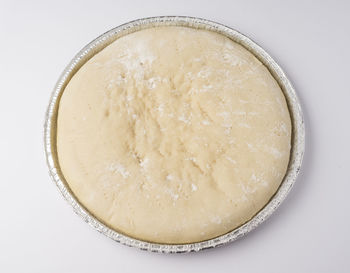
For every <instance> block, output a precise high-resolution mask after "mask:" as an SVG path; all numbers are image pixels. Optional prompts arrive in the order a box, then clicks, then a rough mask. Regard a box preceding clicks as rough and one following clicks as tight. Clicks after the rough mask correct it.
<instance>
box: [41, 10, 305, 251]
mask: <svg viewBox="0 0 350 273" xmlns="http://www.w3.org/2000/svg"><path fill="white" fill-rule="evenodd" d="M157 26H184V27H191V28H196V29H206V30H210V31H214V32H217V33H220V34H222V35H225V36H226V37H228V38H230V39H231V40H233V41H235V42H237V43H239V44H241V45H242V46H244V47H245V48H246V49H248V50H249V51H250V52H252V53H253V54H254V55H255V56H256V57H257V58H258V59H259V60H260V61H261V62H262V63H263V64H264V65H265V66H266V67H267V68H268V69H269V71H270V73H271V74H272V75H273V76H274V78H275V79H276V81H277V82H278V83H279V85H280V86H281V88H282V91H283V93H284V95H285V98H286V100H287V104H288V108H289V111H290V115H291V119H292V147H291V154H290V161H289V165H288V170H287V172H286V175H285V177H284V179H283V181H282V183H281V185H280V187H279V189H278V190H277V192H276V193H275V195H274V196H273V197H272V198H271V200H270V201H269V203H268V204H267V205H266V206H265V207H264V208H263V209H261V210H260V211H259V212H258V213H257V214H256V215H255V216H254V217H253V218H252V219H251V220H249V221H248V222H247V223H245V224H244V225H242V226H240V227H238V228H236V229H234V230H232V231H231V232H229V233H226V234H224V235H221V236H219V237H216V238H213V239H210V240H206V241H202V242H196V243H188V244H169V245H168V244H158V243H151V242H146V241H141V240H138V239H134V238H131V237H129V236H126V235H124V234H121V233H118V232H116V231H115V230H113V229H111V228H109V227H108V226H106V225H105V224H103V223H101V222H100V221H99V220H98V219H96V218H95V217H94V216H93V215H91V214H90V213H89V211H87V210H86V209H85V208H84V207H83V206H82V205H81V204H80V203H79V202H78V201H77V199H76V198H75V197H74V195H73V194H72V192H71V191H70V190H69V187H68V185H67V184H66V182H65V180H64V177H63V175H62V173H61V171H60V166H59V163H58V159H57V154H56V121H57V110H58V104H59V101H60V97H61V95H62V93H63V91H64V89H65V87H66V85H67V83H68V82H69V80H70V79H71V78H72V76H73V75H74V74H75V73H76V71H77V70H78V69H79V68H80V67H81V66H82V65H83V64H84V63H86V61H87V60H89V59H90V58H91V57H92V56H94V55H95V54H96V53H97V52H99V51H100V50H102V49H103V48H104V47H106V46H108V45H109V44H111V43H112V42H113V41H115V40H116V39H118V38H119V37H121V36H124V35H126V34H129V33H132V32H135V31H138V30H141V29H145V28H150V27H157ZM44 143H45V154H46V161H47V165H48V168H49V174H50V177H51V179H52V180H53V181H54V182H55V184H56V185H57V187H58V189H59V190H60V192H61V194H62V195H63V197H64V198H65V199H66V201H67V202H68V203H69V204H70V205H71V206H72V207H73V210H74V211H75V212H76V213H77V214H78V215H79V216H81V217H82V218H83V219H84V221H85V222H87V223H88V224H89V225H90V226H92V227H93V228H95V229H96V230H97V231H99V232H101V233H103V234H104V235H106V236H107V237H109V238H111V239H113V240H115V241H117V242H120V243H122V244H124V245H127V246H131V247H137V248H139V249H142V250H148V251H153V252H161V253H183V252H192V251H199V250H203V249H208V248H213V247H217V246H220V245H223V244H227V243H230V242H232V241H235V240H237V239H238V238H240V237H242V236H243V235H245V234H247V233H249V232H250V231H252V230H253V229H255V228H256V227H257V226H258V225H260V224H261V223H262V222H264V221H265V220H266V219H267V218H268V217H269V216H270V215H271V214H272V213H273V212H274V211H275V210H276V209H277V207H278V206H279V205H280V204H281V202H282V201H283V200H284V199H285V197H286V196H287V194H288V193H289V191H290V189H291V187H292V186H293V184H294V182H295V181H296V178H297V175H298V173H299V170H300V167H301V163H302V159H303V154H304V149H305V128H304V120H303V114H302V110H301V106H300V103H299V100H298V98H297V95H296V93H295V90H294V88H293V86H292V84H291V83H290V81H289V80H288V78H287V77H286V75H285V73H284V72H283V70H282V69H281V68H280V67H279V65H278V64H277V63H276V62H275V61H274V60H273V59H272V58H271V57H270V55H268V54H267V53H266V52H265V51H264V50H263V49H262V48H261V47H260V46H258V45H257V44H256V43H254V42H253V41H252V40H250V39H249V38H248V37H246V36H244V35H243V34H241V33H240V32H238V31H236V30H234V29H232V28H229V27H226V26H224V25H222V24H218V23H215V22H212V21H208V20H205V19H200V18H193V17H183V16H161V17H151V18H143V19H139V20H135V21H132V22H129V23H126V24H123V25H121V26H118V27H116V28H113V29H112V30H110V31H108V32H106V33H104V34H102V35H101V36H100V37H98V38H97V39H95V40H93V41H92V42H91V43H89V44H88V45H87V46H85V47H84V48H83V49H82V50H81V51H80V52H79V53H78V54H77V55H76V56H75V57H74V58H73V60H72V61H71V62H70V63H69V65H68V66H67V67H66V68H65V70H64V71H63V73H62V74H61V76H60V78H59V80H58V81H57V83H56V86H55V87H54V90H53V93H52V95H51V99H50V103H49V106H48V109H47V112H46V116H45V125H44Z"/></svg>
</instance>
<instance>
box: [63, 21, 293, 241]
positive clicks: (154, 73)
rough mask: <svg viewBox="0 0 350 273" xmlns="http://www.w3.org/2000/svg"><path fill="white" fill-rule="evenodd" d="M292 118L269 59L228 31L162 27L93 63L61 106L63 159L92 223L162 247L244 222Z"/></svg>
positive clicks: (267, 192)
mask: <svg viewBox="0 0 350 273" xmlns="http://www.w3.org/2000/svg"><path fill="white" fill-rule="evenodd" d="M290 142H291V122H290V116H289V111H288V108H287V105H286V101H285V98H284V96H283V93H282V91H281V89H280V87H279V86H278V84H277V83H276V81H275V80H274V78H273V77H272V76H271V74H270V73H269V71H268V70H267V69H266V67H265V66H264V65H262V64H261V63H260V61H258V60H257V59H256V58H255V57H254V56H253V55H252V54H251V53H250V52H248V51H247V50H246V49H244V48H243V47H242V46H240V45H238V44H237V43H235V42H233V41H231V40H229V39H228V38H226V37H224V36H222V35H219V34H216V33H213V32H209V31H203V30H195V29H190V28H182V27H158V28H152V29H147V30H142V31H138V32H135V33H132V34H129V35H127V36H124V37H122V38H120V39H118V40H116V41H115V42H114V43H112V44H111V45H110V46H108V47H107V48H105V49H103V50H102V51H101V52H99V53H98V54H97V55H95V56H94V57H93V58H92V59H90V60H89V61H88V62H87V63H86V64H85V65H84V66H83V67H81V69H80V70H79V71H78V72H77V73H76V74H75V75H74V77H73V78H72V79H71V80H70V82H69V84H68V85H67V87H66V88H65V90H64V93H63V95H62V98H61V100H60V104H59V112H58V125H57V148H58V158H59V163H60V166H61V169H62V172H63V174H64V176H65V179H66V181H67V182H68V184H69V186H70V188H71V190H72V191H73V193H74V194H75V196H76V197H77V198H78V200H79V201H80V202H81V203H82V204H83V205H84V206H85V207H86V208H87V209H88V210H89V211H90V212H91V213H92V214H93V215H95V216H96V217H97V218H98V219H100V220H101V221H103V222H104V223H106V224H107V225H108V226H110V227H112V228H113V229H115V230H117V231H119V232H122V233H124V234H127V235H129V236H132V237H136V238H139V239H143V240H146V241H152V242H158V243H188V242H196V241H201V240H206V239H210V238H213V237H216V236H219V235H222V234H224V233H226V232H229V231H231V230H233V229H234V228H236V227H238V226H240V225H241V224H243V223H245V222H246V221H248V220H249V219H251V218H252V217H253V216H254V215H255V214H256V213H257V212H258V211H259V210H260V209H261V208H262V207H263V206H264V205H265V204H266V203H267V202H268V201H269V199H270V198H271V197H272V196H273V194H274V193H275V192H276V190H277V188H278V186H279V185H280V183H281V181H282V179H283V177H284V175H285V172H286V169H287V165H288V162H289V153H290Z"/></svg>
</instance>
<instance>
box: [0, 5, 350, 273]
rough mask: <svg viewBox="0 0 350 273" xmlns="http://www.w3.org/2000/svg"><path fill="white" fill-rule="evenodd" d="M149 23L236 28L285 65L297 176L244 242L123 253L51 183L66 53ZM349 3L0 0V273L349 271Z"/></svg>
mask: <svg viewBox="0 0 350 273" xmlns="http://www.w3.org/2000/svg"><path fill="white" fill-rule="evenodd" d="M156 15H190V16H197V17H203V18H206V19H210V20H214V21H217V22H219V23H223V24H226V25H228V26H230V27H233V28H236V29H237V30H239V31H241V32H243V33H244V34H246V35H248V36H249V37H251V38H252V39H253V40H254V41H256V42H257V43H258V44H260V45H261V46H262V47H263V48H265V49H266V50H267V51H268V52H269V53H270V54H271V55H272V56H273V57H274V58H275V59H276V61H277V62H278V63H279V64H280V65H281V66H282V68H283V69H284V70H285V71H286V73H287V75H288V76H289V77H290V79H291V81H292V82H293V84H294V86H295V87H296V90H297V92H298V95H299V97H300V99H301V102H302V106H303V110H304V115H305V121H306V133H307V134H306V138H307V139H306V153H305V158H304V163H303V168H302V172H301V174H300V176H299V178H298V181H297V183H296V185H295V187H294V188H293V190H292V191H291V193H290V195H289V196H288V198H287V199H286V200H285V202H284V203H283V204H282V206H281V207H280V208H279V209H278V210H277V212H276V213H275V214H274V215H273V216H272V217H271V218H270V219H269V220H268V221H267V222H265V223H264V224H263V225H261V226H260V227H259V228H258V229H256V230H255V231H254V232H252V233H250V234H249V235H248V236H246V237H244V238H243V239H240V240H239V241H236V242H234V243H232V244H230V245H227V246H225V247H221V248H217V249H212V250H207V251H203V252H200V253H192V254H180V255H165V254H155V253H148V252H144V251H140V250H138V249H133V248H128V247H125V246H123V245H120V244H118V243H116V242H114V241H112V240H110V239H108V238H106V237H104V236H103V235H101V234H99V233H98V232H96V231H94V230H93V229H92V228H90V227H89V226H88V225H87V224H85V223H84V222H83V221H82V220H81V219H80V218H79V217H78V216H76V215H75V214H74V213H73V211H72V209H71V208H70V207H69V206H68V205H67V204H66V203H65V201H64V200H63V198H62V197H61V196H60V194H59V192H58V190H57V189H56V187H55V185H54V184H53V183H52V182H51V181H50V179H49V176H48V172H47V168H46V165H45V160H44V151H43V141H42V140H43V123H44V113H45V110H46V106H47V103H48V99H49V95H50V92H51V90H52V88H53V86H54V84H55V81H56V80H57V78H58V77H59V75H60V73H61V72H62V70H63V69H64V67H65V66H66V65H67V64H68V62H69V61H70V60H71V58H72V57H73V56H74V54H75V53H77V52H78V50H80V49H81V48H82V47H83V46H84V45H86V44H87V43H88V42H90V41H91V40H92V39H94V38H95V37H97V36H98V35H100V34H102V33H103V32H105V31H107V30H109V29H111V28H113V27H115V26H118V25H120V24H122V23H125V22H128V21H130V20H134V19H138V18H141V17H149V16H156ZM349 32H350V2H349V1H345V0H344V1H229V0H227V1H218V0H215V1H189V0H173V1H170V2H169V1H168V2H167V1H153V0H147V1H131V0H124V1H116V0H114V1H108V2H107V1H95V2H93V1H68V0H60V1H55V2H50V1H10V0H8V1H6V0H5V1H4V0H0V128H1V134H0V166H1V167H0V170H1V180H0V212H1V219H0V271H1V272H137V271H141V272H151V271H152V272H203V273H204V272H269V273H273V272H350V246H349V245H350V235H349V232H350V220H349V209H350V205H349V204H350V203H349V192H350V175H349V167H350V166H349V163H350V159H349V152H350V145H349V140H350V128H349V127H350V126H349V125H350V122H349V119H350V106H349V105H350V104H349V101H350V88H349V78H350V67H349V63H350V53H349V50H350V38H349V37H350V35H349V34H350V33H349Z"/></svg>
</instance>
